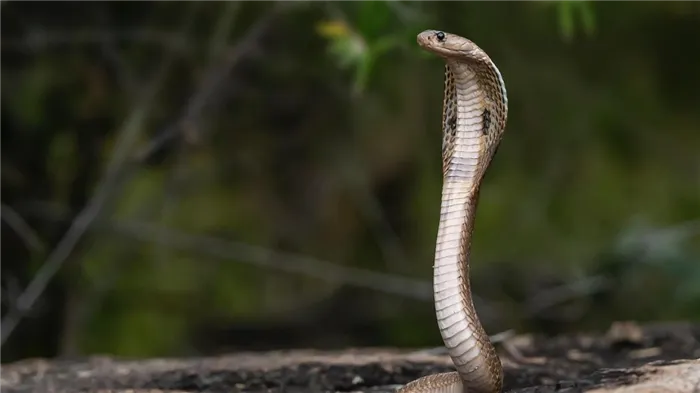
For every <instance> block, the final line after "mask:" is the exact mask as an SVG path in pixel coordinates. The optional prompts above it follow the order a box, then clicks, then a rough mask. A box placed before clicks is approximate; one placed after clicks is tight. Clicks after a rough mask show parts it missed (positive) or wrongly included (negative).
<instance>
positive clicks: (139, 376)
mask: <svg viewBox="0 0 700 393" xmlns="http://www.w3.org/2000/svg"><path fill="white" fill-rule="evenodd" d="M498 349H499V351H500V354H501V359H502V362H503V366H504V368H505V387H504V391H505V392H512V393H515V392H518V393H525V392H542V393H544V392H567V393H568V392H596V393H603V392H619V393H623V392H624V393H631V392H636V393H640V392H644V393H651V392H659V393H665V392H674V393H676V392H677V393H681V392H682V393H690V392H694V393H700V360H699V358H700V324H690V323H674V324H651V325H645V326H638V325H636V324H633V323H617V324H615V325H613V326H612V327H611V328H610V330H609V331H608V332H607V333H606V334H604V335H599V336H596V335H583V334H582V335H563V336H557V337H541V336H532V335H520V336H514V337H512V338H509V339H507V340H504V341H503V342H501V343H499V344H498ZM449 370H451V361H450V359H449V357H448V356H447V355H446V354H445V353H444V351H442V350H423V351H420V350H419V351H406V350H396V349H386V348H366V349H348V350H345V351H333V352H329V351H311V350H294V351H283V352H265V353H238V354H232V355H227V356H219V357H207V358H182V359H148V360H125V359H115V358H110V357H91V358H89V359H86V360H84V361H65V360H45V359H27V360H23V361H20V362H15V363H11V364H5V365H3V366H2V372H1V374H2V381H1V387H2V391H3V392H7V393H10V392H12V393H15V392H16V393H20V392H104V393H107V392H114V393H117V392H119V393H126V392H131V393H145V392H152V393H156V392H170V393H175V392H188V393H192V392H212V393H214V392H221V393H223V392H226V393H230V392H263V391H264V392H294V393H296V392H376V393H380V392H382V393H383V392H386V393H388V392H392V391H393V390H395V389H396V388H397V387H398V386H400V385H402V384H404V383H406V382H409V381H411V380H413V379H415V378H417V377H419V376H422V375H426V374H432V373H437V372H443V371H449Z"/></svg>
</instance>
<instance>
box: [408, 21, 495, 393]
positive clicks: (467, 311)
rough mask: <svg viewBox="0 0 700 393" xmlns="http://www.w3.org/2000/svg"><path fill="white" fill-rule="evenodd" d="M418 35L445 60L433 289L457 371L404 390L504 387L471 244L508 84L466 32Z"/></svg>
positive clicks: (462, 391) (481, 392) (485, 391)
mask: <svg viewBox="0 0 700 393" xmlns="http://www.w3.org/2000/svg"><path fill="white" fill-rule="evenodd" d="M417 41H418V44H419V45H420V46H421V47H422V48H423V49H425V50H427V51H428V52H432V53H433V54H436V55H437V56H439V57H441V58H443V59H444V61H445V63H446V64H445V93H444V94H445V95H444V100H443V114H442V133H443V139H442V174H443V188H442V202H441V207H440V224H439V227H438V234H437V242H436V247H435V264H434V266H433V294H434V299H435V314H436V317H437V322H438V327H439V329H440V334H441V335H442V339H443V341H444V343H445V347H446V348H447V351H448V353H449V354H450V357H451V358H452V361H453V363H454V365H455V368H456V371H455V372H448V373H441V374H435V375H428V376H425V377H422V378H419V379H417V380H415V381H412V382H410V383H408V384H406V385H405V386H403V387H401V388H399V389H398V391H397V393H499V392H501V390H502V388H503V368H502V366H501V361H500V359H499V358H498V355H497V354H496V350H495V348H494V347H493V345H492V344H491V341H490V340H489V337H488V335H487V334H486V332H485V331H484V328H483V326H482V325H481V322H480V321H479V318H478V316H477V314H476V310H475V308H474V303H473V301H472V294H471V287H470V282H469V249H470V246H471V235H472V231H473V229H474V215H475V212H476V206H477V200H478V196H479V187H480V185H481V181H482V179H483V177H484V173H485V172H486V169H487V168H488V166H489V164H490V163H491V159H492V158H493V156H494V154H495V153H496V150H497V148H498V145H499V144H500V142H501V138H502V136H503V132H504V130H505V126H506V119H507V117H508V98H507V95H506V89H505V83H504V82H503V78H502V77H501V73H500V71H499V70H498V68H496V65H495V64H494V63H493V61H491V59H490V58H489V56H488V55H487V54H486V52H484V51H483V50H482V49H481V48H479V47H478V46H477V45H476V44H474V43H473V42H472V41H470V40H468V39H466V38H463V37H460V36H457V35H455V34H450V33H446V32H443V31H436V30H426V31H424V32H422V33H420V34H418V37H417Z"/></svg>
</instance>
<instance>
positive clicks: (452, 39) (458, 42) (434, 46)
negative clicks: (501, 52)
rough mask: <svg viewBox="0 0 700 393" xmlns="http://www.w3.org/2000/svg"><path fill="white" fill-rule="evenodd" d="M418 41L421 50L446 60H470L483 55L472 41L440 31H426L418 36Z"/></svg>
mask: <svg viewBox="0 0 700 393" xmlns="http://www.w3.org/2000/svg"><path fill="white" fill-rule="evenodd" d="M417 41H418V45H420V47H421V48H423V49H425V50H427V51H429V52H432V53H435V54H436V55H438V56H440V57H444V58H450V59H454V58H463V59H467V60H469V59H473V58H474V57H475V55H476V57H481V55H482V54H483V51H482V50H481V49H480V48H479V47H478V46H476V44H474V43H473V42H472V41H470V40H468V39H466V38H464V37H460V36H458V35H456V34H451V33H447V32H445V31H440V30H425V31H423V32H422V33H420V34H418V37H417Z"/></svg>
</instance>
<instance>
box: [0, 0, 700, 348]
mask: <svg viewBox="0 0 700 393" xmlns="http://www.w3.org/2000/svg"><path fill="white" fill-rule="evenodd" d="M0 10H1V12H2V219H3V220H2V222H3V226H2V289H3V292H2V300H3V325H2V330H3V332H2V335H3V340H4V345H3V347H2V359H3V361H9V360H13V359H17V358H22V357H28V356H55V355H76V354H86V353H114V354H118V355H127V356H164V355H183V354H197V353H214V352H223V351H232V350H237V349H279V348H284V347H307V346H311V347H341V346H363V345H382V346H389V345H396V346H423V345H425V346H437V345H440V343H441V342H440V338H439V335H438V332H437V328H436V326H435V320H434V314H433V308H432V304H431V299H432V295H431V289H430V280H431V268H432V256H433V252H434V241H435V234H436V229H437V218H438V209H439V197H440V186H441V178H440V174H441V172H440V163H441V160H440V141H441V138H440V116H441V105H442V78H443V64H442V61H441V60H440V59H438V58H435V57H434V56H431V55H429V54H426V53H423V52H421V51H420V50H419V49H418V48H417V45H416V44H415V36H416V34H417V33H419V32H420V31H422V30H424V29H427V28H438V29H444V30H446V31H450V32H454V33H457V34H460V35H463V36H466V37H468V38H470V39H472V40H473V41H475V42H476V43H477V44H478V45H480V46H481V47H482V48H484V49H485V50H486V51H487V52H488V53H489V54H490V56H491V57H492V59H494V61H495V62H496V64H497V65H498V66H499V68H500V70H501V72H502V73H503V75H504V78H505V81H506V84H507V88H508V93H509V102H510V110H509V121H508V127H507V134H506V136H505V138H504V141H503V143H502V145H501V147H500V149H499V152H498V155H497V156H496V158H495V160H494V162H493V165H492V168H491V169H490V171H489V174H488V175H487V178H486V183H485V185H484V186H483V187H482V193H481V200H480V205H479V211H478V217H477V228H476V231H475V238H474V242H473V261H474V268H473V282H474V289H475V291H476V293H477V295H478V296H479V301H478V303H477V307H478V308H479V311H480V314H481V315H482V317H483V320H484V322H485V324H486V327H487V330H488V331H489V332H490V333H492V334H495V333H497V332H499V331H503V330H506V329H515V330H516V331H540V332H547V333H555V332H563V331H571V330H579V331H580V330H602V329H605V328H606V327H607V326H608V324H609V323H610V322H611V321H613V320H620V319H637V320H643V321H644V320H669V319H691V320H697V319H699V318H698V317H699V316H700V289H699V288H700V285H698V283H699V282H700V154H699V151H700V110H698V109H699V108H700V93H699V92H700V73H698V70H700V40H698V37H700V7H699V6H698V3H695V2H642V3H615V2H596V3H588V2H532V3H530V2H528V3H526V2H512V3H507V2H481V3H477V2H445V3H438V2H424V3H419V2H348V3H339V2H327V3H324V2H288V3H261V2H228V3H226V2H189V3H186V2H113V3H108V2H93V3H88V2H86V3H70V4H66V3H63V4H59V3H43V4H41V5H38V4H37V3H31V2H30V3H25V2H10V3H8V2H3V3H2V5H0ZM54 273H55V274H54ZM10 331H11V334H8V333H9V332H10ZM5 340H6V341H5Z"/></svg>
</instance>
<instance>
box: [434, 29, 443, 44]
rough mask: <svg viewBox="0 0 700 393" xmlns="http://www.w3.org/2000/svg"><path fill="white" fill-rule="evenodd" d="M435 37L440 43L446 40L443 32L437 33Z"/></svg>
mask: <svg viewBox="0 0 700 393" xmlns="http://www.w3.org/2000/svg"><path fill="white" fill-rule="evenodd" d="M435 37H437V39H438V41H441V42H442V41H444V40H445V33H443V32H442V31H438V32H437V33H435Z"/></svg>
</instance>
